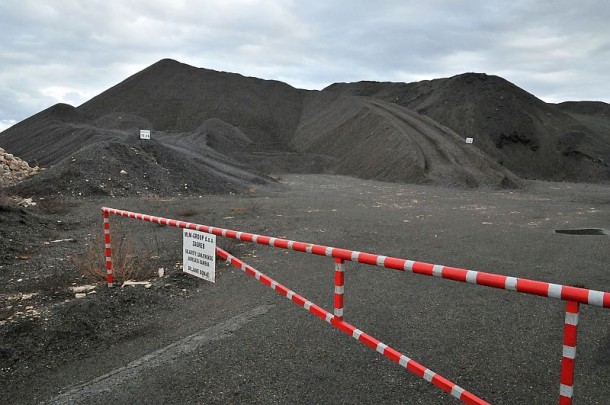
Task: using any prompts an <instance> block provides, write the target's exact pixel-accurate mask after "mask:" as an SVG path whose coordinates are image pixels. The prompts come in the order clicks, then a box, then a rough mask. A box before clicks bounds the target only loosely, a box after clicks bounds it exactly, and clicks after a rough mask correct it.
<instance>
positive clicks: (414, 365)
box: [216, 247, 489, 405]
mask: <svg viewBox="0 0 610 405" xmlns="http://www.w3.org/2000/svg"><path fill="white" fill-rule="evenodd" d="M216 255H217V256H218V257H220V258H222V259H224V260H225V261H226V262H227V263H229V264H230V265H232V266H234V267H236V268H238V269H240V270H242V271H243V272H244V273H246V274H247V275H249V276H250V277H253V278H255V279H257V280H258V281H259V282H260V283H261V284H264V285H266V286H267V287H269V288H271V289H272V290H274V291H275V292H277V293H278V294H280V295H282V296H284V297H286V298H288V299H289V300H290V301H292V302H294V303H295V304H297V305H299V306H301V307H303V308H305V309H306V310H307V311H309V312H311V313H312V314H314V315H315V316H317V317H318V318H320V319H322V320H324V321H326V322H328V323H329V324H331V325H332V326H334V327H335V328H337V329H339V330H340V331H342V332H343V333H345V334H346V335H349V336H351V337H353V338H354V339H356V340H357V341H359V342H360V343H362V344H364V345H365V346H368V347H369V348H371V349H373V350H375V351H377V352H379V353H381V354H382V355H383V356H385V357H387V358H388V359H390V360H392V361H393V362H394V363H398V364H400V365H401V366H402V367H404V368H406V369H407V370H408V371H410V372H411V373H413V374H415V375H417V376H418V377H420V378H423V379H424V380H426V381H428V382H429V383H431V384H432V385H434V386H436V387H438V388H440V389H441V390H443V391H445V392H447V393H449V394H451V395H452V396H454V397H455V398H457V399H459V400H460V401H462V402H464V403H466V404H473V405H483V404H489V402H487V401H485V400H483V399H481V398H479V397H477V396H476V395H474V394H472V393H471V392H468V391H466V390H465V389H463V388H462V387H460V386H459V385H457V384H455V383H453V382H451V381H449V380H447V379H446V378H444V377H442V376H440V375H439V374H437V373H435V372H434V371H432V370H430V369H429V368H427V367H425V366H423V365H421V364H419V363H418V362H416V361H415V360H413V359H411V358H409V357H407V356H405V355H404V354H402V353H400V352H399V351H397V350H395V349H393V348H392V347H390V346H388V345H386V344H385V343H383V342H381V341H379V340H377V339H375V338H374V337H373V336H371V335H369V334H367V333H365V332H363V331H361V330H360V329H358V328H356V327H355V326H353V325H350V324H349V323H347V322H345V321H343V320H342V319H340V318H338V317H337V316H335V315H333V314H331V313H330V312H328V311H327V310H325V309H324V308H322V307H320V306H318V305H316V304H314V303H313V302H311V301H309V300H308V299H306V298H304V297H303V296H301V295H299V294H297V293H296V292H294V291H292V290H291V289H289V288H287V287H285V286H283V285H282V284H280V283H278V282H277V281H275V280H274V279H272V278H271V277H269V276H267V275H266V274H263V273H261V272H260V271H258V270H256V269H255V268H254V267H252V266H250V265H248V264H246V263H245V262H243V261H242V260H240V259H238V258H237V257H235V256H233V255H231V254H229V253H228V252H226V251H225V250H223V249H221V248H219V247H216Z"/></svg>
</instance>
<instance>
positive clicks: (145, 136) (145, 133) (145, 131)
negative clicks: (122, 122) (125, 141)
mask: <svg viewBox="0 0 610 405" xmlns="http://www.w3.org/2000/svg"><path fill="white" fill-rule="evenodd" d="M140 139H150V129H141V130H140Z"/></svg>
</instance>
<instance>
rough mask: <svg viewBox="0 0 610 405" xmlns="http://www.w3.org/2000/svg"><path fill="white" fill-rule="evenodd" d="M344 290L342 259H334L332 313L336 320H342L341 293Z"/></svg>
mask: <svg viewBox="0 0 610 405" xmlns="http://www.w3.org/2000/svg"><path fill="white" fill-rule="evenodd" d="M344 292H345V270H344V268H343V259H335V299H334V304H335V305H334V314H335V318H336V319H337V320H340V321H342V320H343V293H344Z"/></svg>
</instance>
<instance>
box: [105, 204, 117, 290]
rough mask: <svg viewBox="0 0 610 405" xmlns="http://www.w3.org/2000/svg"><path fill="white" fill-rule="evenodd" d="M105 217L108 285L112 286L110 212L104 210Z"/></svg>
mask: <svg viewBox="0 0 610 405" xmlns="http://www.w3.org/2000/svg"><path fill="white" fill-rule="evenodd" d="M102 214H103V218H104V252H105V256H106V285H107V286H108V287H112V286H113V285H114V284H113V280H112V248H111V246H110V221H109V219H108V212H106V211H103V213H102Z"/></svg>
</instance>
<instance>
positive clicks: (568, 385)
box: [559, 301, 579, 405]
mask: <svg viewBox="0 0 610 405" xmlns="http://www.w3.org/2000/svg"><path fill="white" fill-rule="evenodd" d="M578 307H579V305H578V302H573V301H568V302H566V319H565V323H564V327H563V355H562V357H561V383H560V385H559V404H560V405H570V404H571V403H572V394H573V392H574V362H575V359H576V332H577V329H578Z"/></svg>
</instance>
